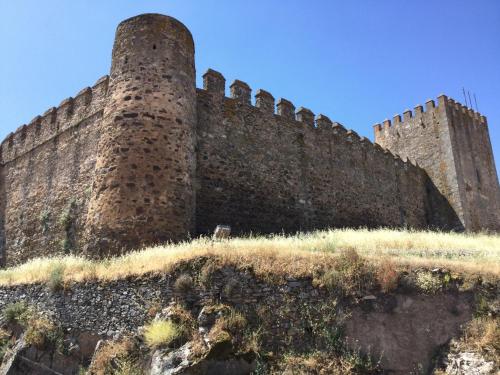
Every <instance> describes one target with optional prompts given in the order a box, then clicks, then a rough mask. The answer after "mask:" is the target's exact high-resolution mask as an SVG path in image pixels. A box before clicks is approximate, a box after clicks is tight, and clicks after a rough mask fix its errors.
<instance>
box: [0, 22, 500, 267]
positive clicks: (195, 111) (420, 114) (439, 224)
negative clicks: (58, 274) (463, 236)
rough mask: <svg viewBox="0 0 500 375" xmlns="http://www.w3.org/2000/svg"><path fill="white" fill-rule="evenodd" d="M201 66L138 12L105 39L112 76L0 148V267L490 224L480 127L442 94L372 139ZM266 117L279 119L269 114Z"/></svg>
mask: <svg viewBox="0 0 500 375" xmlns="http://www.w3.org/2000/svg"><path fill="white" fill-rule="evenodd" d="M230 93H231V94H230V97H226V96H225V79H224V77H223V76H222V75H221V74H220V73H218V72H215V71H213V70H208V71H207V72H206V73H205V74H204V75H203V89H197V88H196V83H195V64H194V43H193V39H192V36H191V34H190V32H189V30H188V29H187V28H186V27H185V26H184V25H183V24H181V23H180V22H179V21H177V20H175V19H173V18H171V17H168V16H163V15H158V14H145V15H140V16H137V17H133V18H130V19H128V20H125V21H123V22H122V23H121V24H120V25H119V26H118V29H117V32H116V39H115V43H114V47H113V55H112V66H111V72H110V76H109V77H108V76H105V77H103V78H101V79H99V80H98V81H97V82H96V83H95V84H94V85H93V86H92V87H88V88H85V89H83V90H82V91H80V92H79V93H78V94H77V95H76V96H75V97H74V98H68V99H65V100H64V101H62V102H61V104H60V105H59V106H58V107H57V108H51V109H49V110H48V111H46V112H45V113H44V114H43V115H42V116H37V117H35V118H34V119H33V120H32V121H31V122H30V123H29V124H28V125H23V126H22V127H20V128H19V129H17V130H16V132H15V133H13V134H10V135H9V136H8V137H7V138H6V139H5V140H4V141H3V143H2V145H1V175H0V179H1V184H0V186H1V199H0V205H1V211H0V212H1V215H0V239H1V241H0V256H1V260H2V263H3V264H4V265H13V264H18V263H21V262H24V261H26V260H28V259H31V258H34V257H39V256H45V255H55V254H64V253H83V254H86V255H87V256H91V257H94V256H95V257H99V256H103V255H108V254H116V253H118V252H120V251H123V250H127V249H132V248H137V247H140V246H143V245H149V244H155V243H159V242H163V241H178V240H183V239H187V238H189V237H190V236H196V235H199V234H207V233H210V232H211V231H213V229H214V227H215V226H216V225H217V224H228V225H230V226H231V227H232V229H233V232H234V233H236V234H238V233H248V232H253V233H271V232H282V231H283V232H295V231H298V230H310V229H317V228H327V227H344V226H350V227H356V226H366V227H380V226H389V227H411V228H437V229H443V230H470V231H476V230H492V231H498V230H500V189H499V185H498V177H497V174H496V170H495V165H494V161H493V153H492V149H491V144H490V140H489V135H488V126H487V122H486V118H485V117H484V116H481V115H479V114H478V113H476V112H474V111H472V110H471V109H468V108H466V107H464V106H462V105H461V104H458V103H456V102H455V101H453V100H452V99H449V98H447V97H446V96H440V97H439V98H438V100H437V103H435V102H434V101H428V102H427V103H426V106H425V110H424V108H423V107H421V106H418V107H416V108H415V111H414V112H413V113H412V112H411V111H406V112H404V114H403V118H401V116H396V117H394V120H393V121H392V123H391V121H389V120H386V121H384V123H383V125H375V141H376V143H375V144H372V143H371V142H370V141H369V140H368V139H366V138H364V137H360V136H358V134H356V133H355V132H354V131H351V130H347V129H345V128H344V127H343V126H342V125H340V124H339V123H336V122H332V121H331V120H330V119H329V118H328V117H327V116H324V115H318V116H314V114H313V113H312V112H311V111H310V110H309V109H306V108H302V107H300V108H298V109H295V107H294V105H293V104H292V103H291V102H290V101H288V100H286V99H279V100H278V101H277V103H275V98H274V97H273V96H272V95H271V94H270V93H269V92H267V91H264V90H257V92H256V94H255V105H252V102H251V89H250V87H249V86H248V85H247V84H246V83H244V82H242V81H239V80H236V81H234V82H233V83H232V84H231V85H230ZM275 109H276V110H275Z"/></svg>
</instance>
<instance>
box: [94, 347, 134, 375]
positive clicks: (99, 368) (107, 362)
mask: <svg viewBox="0 0 500 375" xmlns="http://www.w3.org/2000/svg"><path fill="white" fill-rule="evenodd" d="M132 347H133V344H132V342H131V341H130V340H128V339H125V340H122V341H106V342H104V343H103V345H102V346H101V347H100V348H99V350H98V351H97V353H96V354H95V355H94V358H93V359H92V364H91V366H90V368H89V371H88V373H89V374H92V375H107V374H110V373H112V372H114V367H116V366H115V362H117V361H119V360H120V359H122V358H126V357H127V356H128V354H129V353H130V351H131V350H132Z"/></svg>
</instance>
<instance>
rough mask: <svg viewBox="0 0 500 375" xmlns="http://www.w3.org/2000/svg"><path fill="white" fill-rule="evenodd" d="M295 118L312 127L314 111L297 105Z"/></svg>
mask: <svg viewBox="0 0 500 375" xmlns="http://www.w3.org/2000/svg"><path fill="white" fill-rule="evenodd" d="M296 120H297V121H300V122H303V123H304V124H306V125H309V126H311V127H314V113H312V111H311V110H310V109H308V108H304V107H299V109H297V112H296Z"/></svg>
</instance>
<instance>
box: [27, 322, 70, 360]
mask: <svg viewBox="0 0 500 375" xmlns="http://www.w3.org/2000/svg"><path fill="white" fill-rule="evenodd" d="M25 340H26V343H27V344H28V345H33V346H34V347H36V348H37V349H46V348H52V349H58V350H59V351H60V352H63V333H62V330H61V329H60V328H59V327H57V326H56V325H55V324H54V322H52V321H51V320H49V319H48V318H46V317H44V316H36V315H32V316H31V317H30V318H29V319H28V321H27V323H26V335H25Z"/></svg>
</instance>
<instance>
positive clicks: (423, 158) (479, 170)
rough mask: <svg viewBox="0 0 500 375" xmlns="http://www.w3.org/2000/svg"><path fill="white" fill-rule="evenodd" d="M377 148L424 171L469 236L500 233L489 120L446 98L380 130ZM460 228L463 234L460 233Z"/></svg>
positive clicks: (396, 118)
mask: <svg viewBox="0 0 500 375" xmlns="http://www.w3.org/2000/svg"><path fill="white" fill-rule="evenodd" d="M374 130H375V142H376V143H378V144H379V145H381V146H382V147H384V148H387V149H389V150H390V151H391V152H393V153H395V154H397V155H399V156H400V157H401V158H403V159H406V158H408V159H410V160H411V161H413V162H416V163H418V165H419V166H420V167H422V168H423V169H425V171H426V172H427V174H428V175H429V177H430V179H431V181H432V183H433V184H434V185H435V187H436V188H437V189H438V190H439V191H440V193H441V194H442V195H443V196H445V197H446V198H447V199H448V201H449V203H450V204H451V206H452V207H453V209H454V210H455V212H456V214H457V216H458V218H459V220H460V223H461V224H460V225H457V228H456V229H458V230H459V229H465V230H468V231H480V230H497V231H498V230H499V229H500V188H499V184H498V176H497V173H496V169H495V162H494V160H493V151H492V148H491V142H490V137H489V132H488V124H487V121H486V118H485V117H484V116H481V115H480V114H479V113H477V112H474V111H473V110H471V109H469V108H467V107H465V106H463V105H462V104H460V103H458V102H455V101H454V100H453V99H450V98H448V97H446V96H445V95H441V96H439V98H438V105H437V106H436V104H435V102H434V101H433V100H429V101H427V103H426V106H425V110H424V108H423V107H422V106H417V107H415V110H414V112H413V113H412V111H410V110H406V111H405V112H404V113H403V116H402V117H401V116H400V115H396V116H394V118H393V120H392V122H391V121H390V120H385V121H384V122H383V124H376V125H375V126H374ZM460 226H461V228H460Z"/></svg>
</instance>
